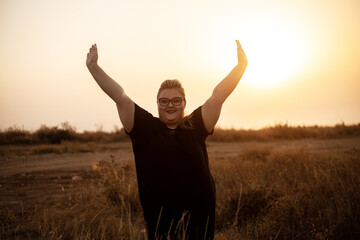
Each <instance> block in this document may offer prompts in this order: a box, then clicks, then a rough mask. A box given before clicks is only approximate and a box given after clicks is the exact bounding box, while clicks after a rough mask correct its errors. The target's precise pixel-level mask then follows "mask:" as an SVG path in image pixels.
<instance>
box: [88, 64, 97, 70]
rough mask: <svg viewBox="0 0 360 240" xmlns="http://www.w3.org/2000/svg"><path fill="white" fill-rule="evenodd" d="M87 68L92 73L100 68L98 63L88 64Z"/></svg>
mask: <svg viewBox="0 0 360 240" xmlns="http://www.w3.org/2000/svg"><path fill="white" fill-rule="evenodd" d="M86 66H87V68H88V69H89V70H90V71H91V70H93V69H95V68H97V67H99V66H98V64H97V63H88V64H86Z"/></svg>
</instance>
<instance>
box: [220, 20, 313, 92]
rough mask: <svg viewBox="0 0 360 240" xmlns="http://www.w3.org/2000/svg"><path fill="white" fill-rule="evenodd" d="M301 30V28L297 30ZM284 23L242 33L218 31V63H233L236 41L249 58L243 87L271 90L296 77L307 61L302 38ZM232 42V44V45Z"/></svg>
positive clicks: (305, 45)
mask: <svg viewBox="0 0 360 240" xmlns="http://www.w3.org/2000/svg"><path fill="white" fill-rule="evenodd" d="M300 30H301V29H300ZM300 30H299V29H297V28H296V27H294V26H291V25H290V24H288V23H284V22H283V21H278V22H276V21H275V22H274V20H273V21H272V22H270V23H268V24H266V25H264V24H255V23H254V24H252V25H249V26H247V27H246V28H243V29H241V30H239V29H236V26H233V27H230V28H228V29H221V30H220V31H221V33H219V34H218V36H221V37H220V38H218V41H216V42H215V43H214V45H215V46H217V47H216V48H218V49H217V51H215V52H216V56H215V57H216V58H218V59H221V61H217V63H220V64H221V65H223V66H220V67H225V66H232V65H234V64H236V45H235V41H234V40H235V39H239V40H240V42H241V44H242V47H243V49H244V51H245V54H246V56H247V58H248V66H247V69H246V72H245V75H246V84H249V85H252V86H256V87H262V88H270V87H276V86H279V85H283V84H285V83H287V82H289V81H291V80H292V79H294V77H296V75H297V74H298V73H299V72H300V71H301V70H302V69H303V68H304V66H305V64H306V59H307V56H306V55H307V50H308V49H306V47H307V44H306V41H305V40H306V39H305V38H304V35H303V34H302V33H300ZM232 43H234V45H231V44H232Z"/></svg>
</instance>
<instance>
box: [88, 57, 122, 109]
mask: <svg viewBox="0 0 360 240" xmlns="http://www.w3.org/2000/svg"><path fill="white" fill-rule="evenodd" d="M88 69H89V71H90V73H91V75H92V76H93V77H94V79H95V81H96V82H97V83H98V85H99V86H100V88H101V89H102V90H103V91H104V92H105V93H106V94H107V95H108V96H109V97H110V98H111V99H112V100H114V101H115V102H116V103H120V102H121V99H122V98H123V97H124V96H125V92H124V89H123V88H122V87H121V86H120V85H119V84H118V83H117V82H115V81H114V80H113V79H112V78H111V77H109V76H108V75H107V74H106V73H105V72H104V70H102V69H101V67H100V66H99V65H97V64H92V65H90V66H88Z"/></svg>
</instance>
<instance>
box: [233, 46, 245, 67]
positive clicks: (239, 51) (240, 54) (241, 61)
mask: <svg viewBox="0 0 360 240" xmlns="http://www.w3.org/2000/svg"><path fill="white" fill-rule="evenodd" d="M235 41H236V45H237V57H238V64H239V65H242V66H245V67H246V66H247V64H248V61H247V58H246V55H245V52H244V50H243V49H242V47H241V44H240V42H239V40H235Z"/></svg>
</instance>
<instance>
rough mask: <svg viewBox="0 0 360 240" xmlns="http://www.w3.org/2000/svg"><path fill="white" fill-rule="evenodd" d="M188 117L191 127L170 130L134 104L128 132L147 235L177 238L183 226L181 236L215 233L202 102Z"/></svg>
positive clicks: (194, 237) (213, 200) (190, 237)
mask: <svg viewBox="0 0 360 240" xmlns="http://www.w3.org/2000/svg"><path fill="white" fill-rule="evenodd" d="M190 122H191V123H192V127H191V128H189V127H186V128H182V127H177V128H176V129H174V130H170V129H168V128H167V126H166V125H165V124H164V123H163V122H161V121H160V119H159V118H156V117H153V116H152V115H151V114H150V113H148V112H147V111H145V110H144V109H142V108H140V107H139V106H138V105H136V104H135V119H134V126H133V129H132V131H131V132H130V133H128V134H129V136H130V138H131V140H132V144H133V151H134V156H135V164H136V171H137V179H138V187H139V195H140V201H141V204H142V208H143V212H144V218H145V221H146V223H147V227H148V237H149V239H155V238H156V239H162V238H163V239H165V238H166V236H167V234H170V237H172V239H173V238H174V239H176V236H177V235H176V234H178V233H180V234H183V233H184V232H185V231H184V229H186V230H187V231H186V234H187V238H186V239H213V237H214V221H215V184H214V180H213V178H212V176H211V173H210V170H209V163H208V155H207V150H206V145H205V139H206V137H207V136H208V135H209V133H208V132H207V131H206V129H205V126H204V123H203V119H202V115H201V107H199V108H197V109H196V110H195V111H194V112H193V113H192V114H191V115H190ZM180 219H182V221H179V220H180ZM205 231H206V232H207V233H206V237H205V235H204V234H205Z"/></svg>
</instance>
